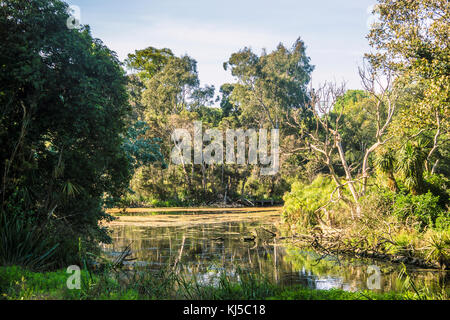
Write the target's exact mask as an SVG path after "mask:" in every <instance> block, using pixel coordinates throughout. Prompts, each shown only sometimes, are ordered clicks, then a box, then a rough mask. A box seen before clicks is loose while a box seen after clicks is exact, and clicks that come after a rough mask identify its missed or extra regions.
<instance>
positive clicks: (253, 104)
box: [224, 39, 314, 128]
mask: <svg viewBox="0 0 450 320" xmlns="http://www.w3.org/2000/svg"><path fill="white" fill-rule="evenodd" d="M309 61H310V59H309V58H308V57H307V56H306V53H305V45H304V43H303V41H301V40H300V39H297V41H296V42H295V43H294V44H293V46H292V48H291V49H287V48H286V47H285V46H284V45H282V44H279V45H278V47H277V49H276V50H274V51H273V52H271V53H270V54H267V53H266V52H265V51H263V53H262V55H261V56H257V55H256V54H254V53H253V52H252V50H251V49H249V48H244V49H243V50H240V51H239V52H237V53H233V54H232V55H231V57H230V59H229V60H228V62H226V63H225V64H224V68H225V69H227V68H231V74H232V75H233V76H235V77H237V78H238V83H236V84H234V88H233V91H232V93H231V98H230V101H231V102H232V103H234V104H235V105H238V106H239V108H240V109H241V110H242V115H241V117H242V118H246V119H248V120H247V121H248V122H250V123H255V122H256V123H257V124H258V125H259V126H260V127H263V126H264V125H267V124H268V125H270V126H271V127H273V128H281V127H282V126H284V123H285V121H284V120H285V119H286V116H287V114H286V112H289V110H293V109H302V108H303V109H305V105H306V103H307V100H308V96H307V85H308V83H309V81H310V75H311V72H312V71H313V69H314V67H313V66H311V65H310V63H309ZM261 111H263V112H261Z"/></svg>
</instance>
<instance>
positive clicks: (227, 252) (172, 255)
mask: <svg viewBox="0 0 450 320" xmlns="http://www.w3.org/2000/svg"><path fill="white" fill-rule="evenodd" d="M225 210H226V212H228V213H221V211H220V210H215V211H213V212H212V211H208V210H206V209H205V210H203V211H201V212H193V211H190V212H188V213H187V214H186V215H181V214H179V213H180V212H181V211H182V210H181V209H179V211H176V210H173V211H169V212H166V213H169V214H164V212H163V214H159V215H154V214H155V212H152V213H149V214H148V215H145V213H144V212H142V211H141V212H139V215H127V216H121V217H119V219H118V220H116V221H114V222H113V223H111V225H110V228H111V230H112V232H113V233H112V238H113V243H112V244H111V245H106V246H105V247H104V249H105V252H106V253H107V254H109V255H111V256H114V255H118V254H119V252H120V251H123V250H124V249H125V248H126V246H127V245H129V244H131V250H132V257H133V258H136V260H135V261H133V262H131V264H132V265H134V264H135V265H139V266H146V267H147V268H150V269H152V270H155V271H156V270H159V269H161V268H164V267H167V266H168V265H170V266H174V265H176V266H177V267H178V268H182V269H183V270H184V271H185V272H187V273H188V274H195V275H196V277H197V279H199V280H204V281H205V282H206V281H208V279H211V278H214V275H217V274H219V273H223V272H225V273H227V274H228V275H231V276H232V275H235V274H236V271H237V270H238V269H241V270H244V271H246V272H251V273H254V274H262V275H264V276H266V277H268V278H269V279H270V280H271V281H274V282H275V283H277V284H280V285H284V286H293V285H299V284H301V285H304V286H307V287H309V288H314V289H330V288H339V289H343V290H348V291H357V290H364V289H374V288H373V287H375V288H376V282H375V278H374V277H371V274H373V272H374V270H372V271H370V273H368V266H369V265H375V266H376V268H379V270H380V272H381V277H380V280H381V281H380V289H374V290H376V291H378V292H386V291H401V290H402V287H403V282H402V281H400V279H399V273H400V270H401V268H400V267H399V265H395V264H387V263H381V262H379V261H370V260H361V259H348V258H344V257H331V256H326V257H323V256H321V255H319V254H318V253H316V252H314V251H311V250H307V249H304V250H303V249H298V248H294V247H291V246H286V245H283V244H281V242H280V241H278V242H277V240H275V241H274V240H269V241H267V242H263V241H256V242H254V241H243V236H247V235H250V234H251V232H252V230H254V229H255V228H258V227H265V228H267V229H270V228H272V227H273V226H274V225H277V224H278V223H280V211H279V210H278V209H270V210H268V209H267V208H260V209H258V208H252V209H251V210H244V209H235V210H233V209H231V210H229V209H223V211H225ZM175 211H176V212H177V213H178V214H174V212H175ZM223 211H222V212H223ZM408 273H409V275H410V276H411V277H412V279H413V280H414V282H415V283H416V285H417V286H419V287H423V286H427V287H428V288H429V289H430V290H431V291H435V292H437V291H440V289H441V288H443V287H445V288H446V289H448V288H449V286H448V285H446V283H445V277H444V276H443V275H442V273H439V272H437V271H434V270H423V269H422V270H419V269H408ZM370 277H371V278H370ZM368 280H369V281H368ZM371 284H372V285H371ZM369 287H372V288H369Z"/></svg>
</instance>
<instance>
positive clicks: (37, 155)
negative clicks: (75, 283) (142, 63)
mask: <svg viewBox="0 0 450 320" xmlns="http://www.w3.org/2000/svg"><path fill="white" fill-rule="evenodd" d="M67 10H68V6H67V5H66V4H65V3H64V2H62V1H59V0H32V1H22V0H11V1H2V2H1V3H0V41H1V43H2V45H1V47H0V68H1V72H0V106H1V117H0V141H1V154H0V165H1V168H2V176H1V201H2V202H1V213H2V214H3V215H6V216H7V217H8V219H12V220H20V219H26V220H30V221H32V223H31V224H32V225H33V226H34V227H36V228H37V229H38V230H40V232H42V233H44V234H46V238H51V239H53V240H54V242H56V243H60V244H63V245H60V246H59V249H58V254H57V258H54V262H58V263H60V264H64V265H67V263H70V262H74V260H76V258H77V254H76V252H77V251H78V245H79V242H78V240H79V239H81V240H83V243H84V244H86V245H88V246H93V245H94V244H96V243H97V241H98V240H102V241H108V240H109V237H108V235H107V233H106V230H105V229H104V228H103V227H100V226H99V224H98V222H99V220H102V219H109V218H110V217H109V216H108V215H106V214H105V212H104V210H103V207H104V206H105V205H106V204H107V201H109V200H110V201H113V200H114V199H117V198H118V197H120V196H121V195H122V194H123V192H124V190H126V188H127V186H128V182H129V178H130V174H131V165H130V163H129V162H128V158H127V155H126V153H125V151H124V148H123V142H124V138H125V136H126V134H127V126H126V119H127V117H128V116H129V112H130V107H129V104H128V95H127V92H126V88H125V85H126V78H125V74H124V71H123V69H122V68H121V65H120V62H119V60H118V59H117V57H116V55H115V53H114V52H112V51H111V50H109V49H108V48H107V47H106V46H104V45H103V44H102V42H101V41H100V40H98V39H93V38H92V37H91V35H90V31H89V27H88V26H84V27H82V28H81V29H80V30H75V29H74V30H69V29H68V28H67V26H66V21H67V19H68V18H69V15H68V14H67Z"/></svg>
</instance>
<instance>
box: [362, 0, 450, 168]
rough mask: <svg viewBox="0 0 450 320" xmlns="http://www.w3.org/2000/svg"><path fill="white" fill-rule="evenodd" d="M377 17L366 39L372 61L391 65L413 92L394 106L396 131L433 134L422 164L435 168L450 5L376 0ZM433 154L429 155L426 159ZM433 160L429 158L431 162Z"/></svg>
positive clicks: (443, 116) (445, 98)
mask: <svg viewBox="0 0 450 320" xmlns="http://www.w3.org/2000/svg"><path fill="white" fill-rule="evenodd" d="M375 10H376V12H377V13H378V15H379V22H378V23H376V24H375V25H374V26H373V28H372V29H371V31H370V33H369V35H368V39H369V43H370V44H371V46H372V47H373V48H374V49H376V53H371V54H368V55H367V57H368V58H369V59H370V61H371V63H372V65H374V66H379V67H382V68H386V69H389V70H392V71H394V72H396V73H397V75H399V76H400V77H399V80H400V81H399V83H402V84H403V85H404V86H405V87H406V88H407V87H411V84H412V86H415V87H416V88H418V91H419V95H417V96H416V99H414V100H413V103H412V104H410V105H407V106H405V108H403V110H401V111H400V118H399V121H398V123H400V124H401V125H399V126H398V130H397V134H399V133H400V134H401V132H405V131H407V130H409V131H412V130H422V131H424V132H428V133H427V134H428V135H429V136H432V137H433V138H432V139H433V147H432V148H431V149H430V151H429V153H428V155H427V157H426V160H425V167H426V169H427V170H428V171H431V172H435V171H436V168H437V165H438V163H439V160H444V161H445V158H442V157H441V156H439V150H440V149H442V148H443V146H444V143H445V142H446V141H448V134H449V131H448V128H449V127H450V126H449V123H448V119H449V116H448V115H449V105H450V72H449V65H450V61H449V57H450V49H449V41H450V40H449V39H450V34H449V33H450V30H449V28H448V26H449V23H450V6H449V3H448V1H447V0H417V1H407V0H399V1H392V0H379V3H378V5H377V6H376V9H375ZM432 160H433V161H432ZM433 162H434V164H433Z"/></svg>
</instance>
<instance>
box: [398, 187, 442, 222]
mask: <svg viewBox="0 0 450 320" xmlns="http://www.w3.org/2000/svg"><path fill="white" fill-rule="evenodd" d="M393 213H394V215H395V216H397V217H398V218H400V219H401V220H402V221H405V222H406V221H407V220H409V219H410V218H412V219H413V220H415V221H416V228H417V229H418V230H423V229H424V228H426V227H430V228H434V227H435V226H436V225H437V224H439V227H442V226H444V225H445V224H446V223H447V222H446V221H447V220H448V212H445V211H444V210H443V209H442V208H441V207H440V206H439V196H434V195H433V194H432V193H431V192H430V191H428V192H427V193H425V194H421V195H412V194H399V195H397V196H396V198H395V202H394V204H393ZM436 222H437V223H436Z"/></svg>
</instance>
